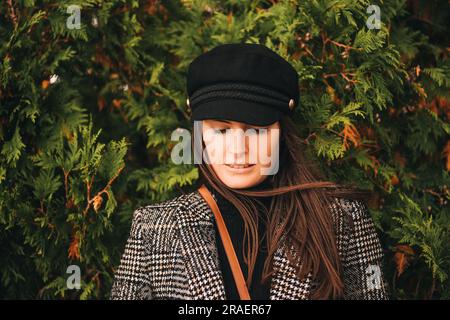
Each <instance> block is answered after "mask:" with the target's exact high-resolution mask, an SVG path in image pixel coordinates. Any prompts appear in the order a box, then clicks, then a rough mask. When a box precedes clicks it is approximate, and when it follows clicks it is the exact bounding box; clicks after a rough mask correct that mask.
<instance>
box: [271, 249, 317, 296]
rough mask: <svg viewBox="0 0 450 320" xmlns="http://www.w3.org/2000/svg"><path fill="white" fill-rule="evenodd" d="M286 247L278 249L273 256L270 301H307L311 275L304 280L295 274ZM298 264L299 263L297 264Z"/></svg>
mask: <svg viewBox="0 0 450 320" xmlns="http://www.w3.org/2000/svg"><path fill="white" fill-rule="evenodd" d="M287 250H288V249H287V246H286V245H285V244H284V243H283V245H282V246H281V247H280V248H278V250H277V251H276V252H275V254H274V260H273V268H274V273H273V277H272V284H271V289H270V299H271V300H305V299H309V293H310V291H311V284H312V274H311V273H309V274H308V275H307V276H306V277H305V278H304V279H300V278H299V277H298V276H297V275H296V274H295V270H296V268H295V265H294V264H293V263H292V262H290V261H289V259H288V256H287V253H286V251H287ZM298 263H300V262H298Z"/></svg>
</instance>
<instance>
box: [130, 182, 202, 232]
mask: <svg viewBox="0 0 450 320" xmlns="http://www.w3.org/2000/svg"><path fill="white" fill-rule="evenodd" d="M201 203H202V201H201V195H200V193H199V192H198V191H193V192H190V193H185V194H181V195H179V196H176V197H174V198H172V199H168V200H165V201H161V202H157V203H153V204H149V205H145V206H141V207H138V208H136V209H135V211H134V213H133V220H132V225H131V232H132V233H133V234H135V235H138V234H142V233H148V232H149V229H153V228H155V227H156V226H161V225H166V226H167V225H170V224H173V223H174V222H175V221H176V218H177V215H178V213H179V212H180V211H181V210H183V211H184V210H191V211H192V212H196V211H197V210H195V209H196V207H197V206H198V205H201Z"/></svg>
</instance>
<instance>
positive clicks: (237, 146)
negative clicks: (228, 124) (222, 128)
mask: <svg viewBox="0 0 450 320" xmlns="http://www.w3.org/2000/svg"><path fill="white" fill-rule="evenodd" d="M225 145H226V148H227V152H226V154H227V159H226V163H230V162H232V163H245V160H246V159H245V158H246V155H247V149H248V145H247V143H246V136H245V133H244V130H242V129H232V130H230V134H228V135H226V142H225ZM229 158H231V159H229Z"/></svg>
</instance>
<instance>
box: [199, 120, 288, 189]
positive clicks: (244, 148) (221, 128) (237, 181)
mask: <svg viewBox="0 0 450 320" xmlns="http://www.w3.org/2000/svg"><path fill="white" fill-rule="evenodd" d="M202 134H203V141H204V143H205V147H206V148H205V152H206V153H207V155H208V158H209V159H208V161H209V163H210V166H211V167H212V169H213V170H214V172H215V173H216V174H217V176H218V177H219V178H220V180H221V181H222V182H223V183H224V184H225V185H226V186H228V187H229V188H233V189H244V188H250V187H253V186H255V185H258V184H259V183H261V182H263V181H264V180H265V179H267V177H268V176H269V175H273V174H275V173H276V171H278V151H279V139H280V124H279V121H277V122H275V123H273V124H271V125H268V126H255V125H249V124H246V123H243V122H236V121H226V120H212V119H208V120H202Z"/></svg>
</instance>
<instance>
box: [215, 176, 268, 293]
mask: <svg viewBox="0 0 450 320" xmlns="http://www.w3.org/2000/svg"><path fill="white" fill-rule="evenodd" d="M267 180H268V179H266V180H265V181H263V182H262V183H261V184H260V185H258V186H256V187H253V188H251V189H252V190H258V189H266V188H269V187H270V185H269V183H268V182H267ZM208 189H209V190H210V191H211V192H212V193H213V194H214V196H215V197H216V199H217V205H218V206H219V209H220V212H221V213H222V216H223V219H224V221H225V224H226V226H227V229H228V233H229V234H230V237H231V241H232V242H233V246H234V250H235V251H236V255H237V258H238V260H239V264H240V266H241V269H242V273H243V275H244V279H247V274H248V267H247V264H246V263H245V262H244V257H243V251H242V249H243V245H244V230H245V227H244V220H243V218H242V216H241V214H240V213H239V211H238V210H237V209H236V208H235V207H234V205H233V204H231V202H229V201H228V200H226V199H225V198H224V197H223V196H222V195H221V194H219V193H218V192H217V191H215V190H214V189H213V188H212V187H209V188H208ZM258 200H260V201H261V202H262V203H263V204H264V205H265V206H266V208H268V206H269V205H270V201H271V197H258ZM258 220H259V223H258V236H259V243H260V247H259V252H258V255H257V259H256V264H255V268H254V270H253V277H252V282H251V286H250V288H249V293H250V297H251V299H252V300H268V299H269V294H270V279H268V280H267V281H266V282H265V283H261V276H262V271H263V267H264V262H265V260H266V258H267V246H266V240H265V238H264V241H262V240H263V236H264V235H265V233H266V226H265V223H264V221H263V220H264V219H263V218H262V217H261V218H259V219H258ZM215 230H216V235H217V236H216V244H217V248H218V254H219V262H220V268H221V271H222V275H223V279H224V284H225V292H226V297H227V299H228V300H239V294H238V291H237V288H236V284H235V282H234V278H233V274H232V272H231V268H230V264H229V262H228V259H227V255H226V253H225V249H224V247H223V244H222V240H221V238H220V235H219V231H218V228H217V224H215Z"/></svg>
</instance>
